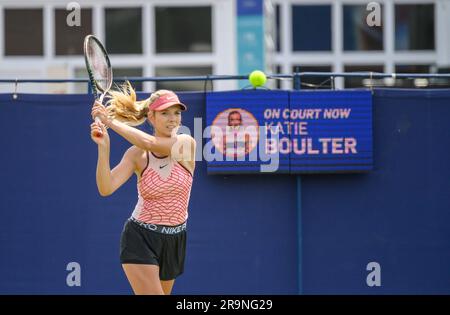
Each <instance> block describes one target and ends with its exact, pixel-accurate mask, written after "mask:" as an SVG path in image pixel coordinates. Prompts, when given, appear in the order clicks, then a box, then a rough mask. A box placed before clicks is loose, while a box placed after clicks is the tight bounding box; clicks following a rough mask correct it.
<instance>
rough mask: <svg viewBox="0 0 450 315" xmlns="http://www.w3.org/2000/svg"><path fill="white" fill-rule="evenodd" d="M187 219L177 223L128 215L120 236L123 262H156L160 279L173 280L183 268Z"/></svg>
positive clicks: (121, 260) (152, 263)
mask: <svg viewBox="0 0 450 315" xmlns="http://www.w3.org/2000/svg"><path fill="white" fill-rule="evenodd" d="M185 256H186V223H184V224H181V225H178V226H175V227H174V226H164V225H157V224H145V223H143V222H140V221H137V220H136V219H134V218H130V219H128V220H127V221H126V222H125V225H124V227H123V231H122V236H121V239H120V262H121V263H122V264H149V265H157V266H159V278H160V279H161V280H173V279H175V278H176V277H178V276H179V275H181V274H182V273H183V271H184V260H185Z"/></svg>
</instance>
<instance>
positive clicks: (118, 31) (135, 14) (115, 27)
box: [105, 8, 142, 54]
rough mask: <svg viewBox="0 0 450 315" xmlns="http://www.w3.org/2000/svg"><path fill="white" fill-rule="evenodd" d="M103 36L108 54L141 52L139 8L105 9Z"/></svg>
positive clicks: (140, 16) (140, 14) (140, 13)
mask: <svg viewBox="0 0 450 315" xmlns="http://www.w3.org/2000/svg"><path fill="white" fill-rule="evenodd" d="M105 38H106V41H105V43H106V49H107V50H108V53H110V54H142V10H141V8H120V9H116V8H114V9H105Z"/></svg>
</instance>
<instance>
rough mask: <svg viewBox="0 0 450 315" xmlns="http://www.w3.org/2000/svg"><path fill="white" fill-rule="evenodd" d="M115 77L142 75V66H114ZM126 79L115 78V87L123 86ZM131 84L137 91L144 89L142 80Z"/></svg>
mask: <svg viewBox="0 0 450 315" xmlns="http://www.w3.org/2000/svg"><path fill="white" fill-rule="evenodd" d="M113 75H114V78H125V79H126V78H130V77H142V68H113ZM123 83H124V81H118V80H116V79H115V80H114V84H113V88H114V89H115V88H116V85H117V86H121V85H122V84H123ZM130 83H131V85H132V86H133V88H134V89H135V90H136V91H142V90H143V88H142V82H132V81H130Z"/></svg>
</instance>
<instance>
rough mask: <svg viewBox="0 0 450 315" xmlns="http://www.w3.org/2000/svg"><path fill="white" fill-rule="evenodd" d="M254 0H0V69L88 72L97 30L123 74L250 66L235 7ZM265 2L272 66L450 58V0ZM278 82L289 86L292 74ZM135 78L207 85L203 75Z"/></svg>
mask: <svg viewBox="0 0 450 315" xmlns="http://www.w3.org/2000/svg"><path fill="white" fill-rule="evenodd" d="M255 1H256V2H258V1H259V0H107V1H104V0H90V1H87V0H78V1H62V0H45V1H44V0H0V26H1V31H0V79H16V78H18V79H25V78H26V79H30V78H32V79H64V78H66V79H70V78H85V77H86V73H85V69H84V59H83V56H82V41H83V38H84V36H85V35H87V34H91V33H92V34H96V35H97V36H98V37H99V38H100V39H101V40H102V41H103V42H104V43H105V44H106V47H107V50H108V52H109V54H110V57H111V63H112V65H113V69H114V75H115V76H116V77H118V76H128V77H129V76H145V77H152V76H158V77H160V76H182V75H183V76H185V75H207V74H217V75H226V74H230V75H234V74H245V73H239V58H243V55H242V54H241V51H240V50H239V44H238V43H239V34H238V27H237V25H238V20H239V16H238V7H239V6H241V7H242V6H245V5H247V4H248V3H250V5H251V2H255ZM369 4H370V5H369ZM272 5H273V8H274V9H273V10H270V8H271V6H272ZM377 5H379V6H378V8H379V9H380V10H379V12H381V16H380V17H379V20H377V19H376V17H375V18H374V16H373V15H372V16H371V21H372V24H373V23H375V25H368V22H367V17H368V15H369V14H371V13H372V14H375V13H376V11H377ZM77 7H78V8H80V9H81V11H79V13H80V15H79V17H80V19H79V22H80V23H79V25H74V26H69V25H68V20H70V21H71V22H70V23H72V24H73V23H75V22H77V20H76V18H75V16H74V15H71V16H69V15H70V14H71V13H74V12H75V11H76V10H77ZM264 8H265V12H266V13H267V14H266V15H265V17H266V23H265V26H266V30H265V31H266V37H265V38H264V39H263V42H264V43H265V48H266V51H265V55H264V57H263V58H264V64H265V65H267V67H266V69H265V70H266V71H267V72H268V73H276V72H278V73H284V74H289V73H292V72H294V71H301V72H304V71H334V72H344V71H345V72H352V71H374V72H388V73H391V72H426V73H428V72H436V71H438V70H439V69H441V71H445V70H446V69H447V70H448V69H449V68H450V0H379V1H361V0H334V1H333V0H272V1H266V5H265V6H264ZM271 12H273V14H271ZM271 17H273V19H271ZM271 22H273V26H274V27H271V25H272V24H271ZM377 22H380V23H381V24H379V25H377V24H378V23H377ZM70 23H69V24H70ZM272 30H273V33H271V31H272ZM272 34H273V38H272ZM271 47H273V48H274V49H273V50H274V51H273V53H271V50H272V49H271ZM447 72H448V71H447ZM324 80H326V78H321V79H317V78H305V79H304V80H303V82H304V83H305V85H304V86H303V87H305V88H307V87H308V83H310V84H313V85H320V84H322V85H323V86H325V87H327V86H329V82H324ZM271 83H272V86H275V83H278V84H276V85H277V86H279V87H282V88H291V87H292V82H290V81H289V80H283V81H278V82H273V81H272V82H271ZM379 83H383V82H379ZM384 83H388V84H389V82H384ZM435 83H436V82H435ZM446 84H447V85H448V81H447V83H446ZM360 85H361V80H360V79H358V80H346V81H344V80H337V81H336V87H338V88H343V87H344V86H345V87H352V86H360ZM396 85H398V86H414V81H412V80H411V81H397V82H396ZM86 86H87V85H86V84H75V83H71V84H20V85H19V86H18V91H19V92H39V93H42V92H47V93H74V92H81V93H83V92H85V91H86ZM137 86H138V88H139V89H140V88H143V89H144V90H146V91H151V90H154V89H155V88H160V87H169V88H173V89H176V90H202V89H203V86H204V82H201V81H197V82H178V83H166V84H161V83H159V84H155V83H154V82H148V83H144V86H143V87H142V86H139V85H137ZM237 87H238V84H237V82H236V81H216V82H214V88H215V90H225V89H235V88H237ZM13 90H14V84H9V83H8V84H0V92H11V91H13Z"/></svg>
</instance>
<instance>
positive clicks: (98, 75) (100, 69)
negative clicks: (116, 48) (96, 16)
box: [83, 35, 113, 137]
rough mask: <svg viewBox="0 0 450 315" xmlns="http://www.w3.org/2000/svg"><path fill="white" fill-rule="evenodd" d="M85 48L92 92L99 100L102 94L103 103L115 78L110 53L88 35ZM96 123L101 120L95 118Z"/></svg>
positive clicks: (95, 38) (93, 37)
mask: <svg viewBox="0 0 450 315" xmlns="http://www.w3.org/2000/svg"><path fill="white" fill-rule="evenodd" d="M83 48H84V61H85V62H86V69H87V72H88V75H89V80H90V84H91V88H92V92H93V93H94V97H95V99H97V97H98V94H99V92H100V93H101V94H100V97H98V101H99V102H100V103H102V102H103V98H104V97H105V94H106V93H107V92H108V91H109V89H110V88H111V85H112V78H113V74H112V68H111V62H110V61H109V57H108V53H107V52H106V49H105V47H103V45H102V43H101V42H100V40H98V38H97V37H95V36H94V35H88V36H86V37H85V38H84V46H83ZM95 121H96V122H100V119H99V118H98V117H95ZM96 136H97V137H101V136H103V134H102V133H101V132H98V133H97V135H96Z"/></svg>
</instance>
